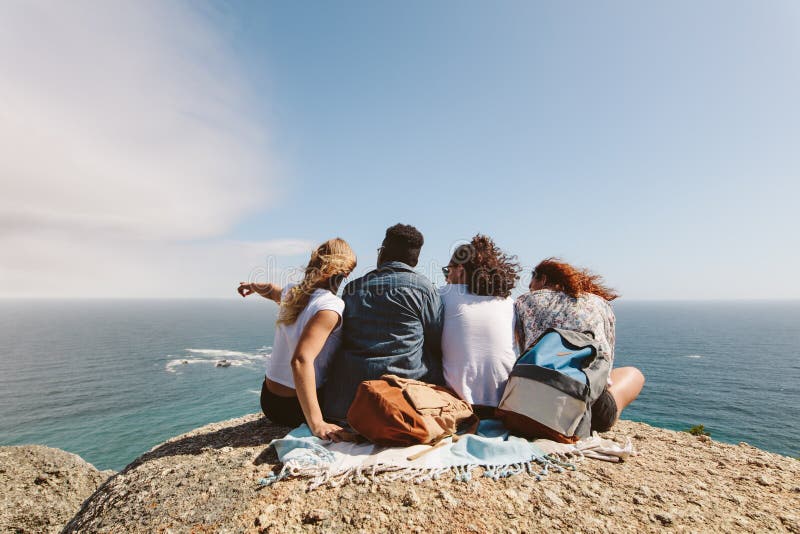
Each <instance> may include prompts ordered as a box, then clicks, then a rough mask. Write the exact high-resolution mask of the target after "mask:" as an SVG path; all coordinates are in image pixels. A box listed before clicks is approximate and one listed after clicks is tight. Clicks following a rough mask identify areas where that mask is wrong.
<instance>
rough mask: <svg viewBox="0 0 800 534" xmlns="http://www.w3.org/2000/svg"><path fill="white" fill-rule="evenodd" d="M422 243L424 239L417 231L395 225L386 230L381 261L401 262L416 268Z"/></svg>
mask: <svg viewBox="0 0 800 534" xmlns="http://www.w3.org/2000/svg"><path fill="white" fill-rule="evenodd" d="M424 243H425V238H424V237H422V233H420V231H419V230H417V229H416V228H414V227H413V226H411V225H408V224H400V223H397V224H395V225H394V226H390V227H389V228H387V229H386V237H384V238H383V250H382V251H381V256H380V257H381V261H382V262H386V261H401V262H403V263H405V264H406V265H410V266H411V267H416V265H417V262H418V261H419V252H420V250H422V245H423V244H424Z"/></svg>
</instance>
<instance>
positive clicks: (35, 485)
mask: <svg viewBox="0 0 800 534" xmlns="http://www.w3.org/2000/svg"><path fill="white" fill-rule="evenodd" d="M112 474H113V471H98V470H97V469H95V468H94V466H93V465H92V464H89V463H87V462H85V461H84V460H83V459H81V457H80V456H78V455H76V454H71V453H68V452H64V451H62V450H59V449H52V448H50V447H44V446H42V445H24V446H17V447H0V488H2V493H0V532H15V533H28V532H31V533H33V532H36V533H41V532H59V531H61V529H62V528H63V526H64V524H65V523H66V522H67V521H69V520H70V518H71V517H72V516H73V515H75V512H77V511H78V509H79V508H80V507H81V503H82V502H83V501H84V500H86V498H87V497H89V496H90V495H91V494H92V493H94V492H95V490H96V489H97V488H98V487H99V486H100V484H102V483H103V482H104V481H105V480H106V479H108V477H109V476H110V475H112Z"/></svg>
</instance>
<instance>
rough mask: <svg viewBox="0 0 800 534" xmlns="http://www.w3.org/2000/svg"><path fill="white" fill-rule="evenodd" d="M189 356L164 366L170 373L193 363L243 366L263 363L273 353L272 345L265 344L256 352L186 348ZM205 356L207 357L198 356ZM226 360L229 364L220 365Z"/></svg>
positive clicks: (176, 359)
mask: <svg viewBox="0 0 800 534" xmlns="http://www.w3.org/2000/svg"><path fill="white" fill-rule="evenodd" d="M184 351H185V352H186V353H187V357H184V358H174V355H173V354H171V355H169V357H173V359H171V360H170V361H168V362H167V364H166V365H165V366H164V370H166V371H167V372H168V373H177V372H178V371H179V370H180V369H181V368H183V366H188V365H192V364H201V365H209V364H210V365H213V366H214V367H218V366H219V367H243V366H253V365H256V364H258V365H263V361H264V359H265V358H269V357H270V356H271V355H272V347H271V346H267V345H264V346H263V347H261V348H259V349H257V350H256V351H254V352H243V351H238V350H229V349H184ZM198 356H205V357H198ZM223 361H224V362H225V363H226V364H227V365H224V366H222V365H218V364H219V363H220V362H223Z"/></svg>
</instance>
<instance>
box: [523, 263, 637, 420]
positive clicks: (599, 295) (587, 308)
mask: <svg viewBox="0 0 800 534" xmlns="http://www.w3.org/2000/svg"><path fill="white" fill-rule="evenodd" d="M529 289H530V293H527V294H525V295H522V296H520V297H519V298H518V299H517V301H516V302H515V303H514V309H515V313H516V336H517V343H518V346H519V351H520V353H523V352H525V351H526V350H527V349H529V348H530V347H531V345H533V344H534V343H535V342H536V341H537V340H538V339H539V337H540V336H541V335H542V334H543V333H544V332H545V330H547V329H548V328H563V329H564V330H575V331H578V332H586V331H590V332H592V333H593V334H594V338H595V339H596V340H597V341H598V342H599V344H600V346H601V347H602V348H603V349H605V351H606V352H607V353H608V354H609V355H610V358H611V363H612V365H613V362H614V342H615V336H616V332H615V330H616V317H615V316H614V311H613V310H612V309H611V305H610V304H609V302H611V301H612V300H614V299H616V298H617V297H619V295H618V294H617V292H616V291H614V290H613V289H611V288H609V287H608V286H606V285H605V283H604V282H603V279H602V277H600V276H599V275H597V274H594V273H592V272H591V271H589V270H587V269H579V268H576V267H573V266H572V265H570V264H568V263H565V262H563V261H560V260H558V259H556V258H548V259H546V260H543V261H542V262H541V263H539V265H537V266H536V268H535V269H534V270H533V273H532V277H531V283H530V286H529ZM608 382H609V385H608V387H607V388H606V390H605V391H604V392H603V394H602V395H601V396H600V398H599V399H598V400H597V401H596V402H595V403H594V405H593V406H592V430H593V431H595V430H596V431H598V432H605V431H606V430H609V429H610V428H611V427H612V426H613V425H614V423H615V422H616V421H617V419H618V418H619V414H620V412H622V410H623V409H624V408H625V407H626V406H628V405H629V404H630V403H631V402H633V400H634V399H635V398H636V397H638V396H639V392H640V391H641V390H642V387H643V386H644V375H643V374H642V372H641V371H639V370H638V369H636V368H635V367H621V368H619V369H612V371H611V375H610V376H609V380H608Z"/></svg>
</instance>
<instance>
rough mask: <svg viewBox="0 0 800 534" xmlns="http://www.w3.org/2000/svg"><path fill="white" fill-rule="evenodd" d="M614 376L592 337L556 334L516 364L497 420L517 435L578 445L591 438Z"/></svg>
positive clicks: (542, 340)
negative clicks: (597, 408)
mask: <svg viewBox="0 0 800 534" xmlns="http://www.w3.org/2000/svg"><path fill="white" fill-rule="evenodd" d="M610 371H611V360H610V355H608V354H607V353H606V352H605V351H604V350H603V349H601V348H600V345H599V343H598V342H597V341H596V340H595V339H594V336H593V335H592V333H591V332H574V331H571V330H561V329H558V328H550V329H548V330H546V331H545V332H544V334H542V335H541V336H540V337H539V339H538V340H537V341H536V342H535V343H534V344H533V345H532V346H531V348H529V349H528V350H527V351H526V352H525V353H524V354H523V355H522V356H520V357H519V359H518V360H517V362H516V363H515V364H514V367H513V369H512V370H511V374H510V376H509V378H508V383H507V384H506V387H505V390H504V391H503V397H502V399H501V400H500V405H499V406H498V408H497V415H498V417H500V419H501V420H502V421H503V424H504V425H505V426H506V427H507V428H508V429H509V430H510V431H511V432H512V433H514V434H517V435H521V436H524V437H526V438H529V439H537V438H547V439H551V440H554V441H560V442H562V443H575V442H576V441H578V440H579V439H580V438H583V437H588V436H589V435H590V430H591V421H592V404H593V403H594V401H596V400H597V399H598V398H599V397H600V395H601V394H602V393H603V390H604V389H605V387H606V383H607V382H608V375H609V372H610Z"/></svg>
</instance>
